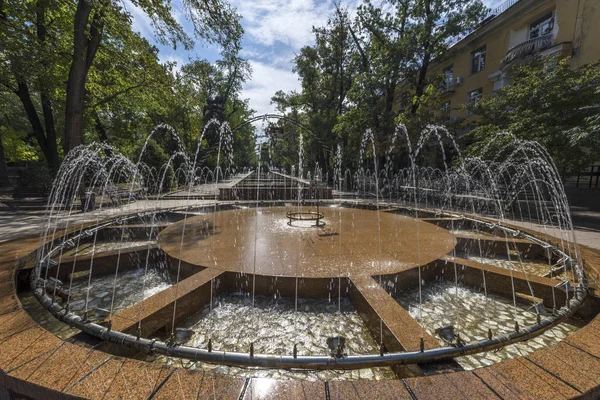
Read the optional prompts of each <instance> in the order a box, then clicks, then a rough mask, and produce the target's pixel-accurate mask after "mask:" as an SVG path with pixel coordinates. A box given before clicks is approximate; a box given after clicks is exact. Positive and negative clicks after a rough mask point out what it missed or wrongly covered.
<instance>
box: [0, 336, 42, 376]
mask: <svg viewBox="0 0 600 400" xmlns="http://www.w3.org/2000/svg"><path fill="white" fill-rule="evenodd" d="M46 334H47V332H46V331H44V330H43V329H41V328H37V327H34V328H29V329H25V330H23V331H21V332H18V333H15V334H14V335H11V336H9V337H8V338H6V339H5V340H4V341H3V342H2V343H1V344H0V346H2V351H1V352H0V369H2V370H6V369H7V368H8V366H9V365H10V364H11V363H12V361H13V360H14V359H15V358H17V357H18V356H19V355H20V354H21V353H22V352H23V351H24V350H25V349H27V348H29V347H30V346H31V345H32V344H33V343H35V342H36V341H37V340H38V339H40V338H41V337H43V336H44V335H46Z"/></svg>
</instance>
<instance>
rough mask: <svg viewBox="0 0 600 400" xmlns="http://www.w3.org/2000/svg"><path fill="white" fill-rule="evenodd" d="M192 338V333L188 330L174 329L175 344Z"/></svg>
mask: <svg viewBox="0 0 600 400" xmlns="http://www.w3.org/2000/svg"><path fill="white" fill-rule="evenodd" d="M192 336H194V331H193V330H192V329H189V328H177V329H175V343H185V342H187V341H188V340H190V339H191V338H192Z"/></svg>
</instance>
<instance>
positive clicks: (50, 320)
mask: <svg viewBox="0 0 600 400" xmlns="http://www.w3.org/2000/svg"><path fill="white" fill-rule="evenodd" d="M114 279H115V276H114V275H113V274H109V275H104V276H99V277H95V278H93V279H92V285H91V286H90V300H89V305H88V309H90V310H92V309H93V308H94V307H100V308H105V309H110V303H111V298H112V290H113V289H112V288H113V283H114ZM64 284H65V289H67V286H66V285H68V282H64ZM87 284H88V278H87V277H82V278H77V279H74V280H73V287H72V289H71V302H70V306H69V308H70V309H71V311H74V312H76V313H78V314H83V311H84V308H85V297H86V293H87V287H88V286H87ZM143 285H145V290H144V299H146V298H148V297H150V296H152V295H154V294H156V293H158V292H160V291H162V290H165V289H166V288H168V287H169V286H171V278H170V277H169V276H168V274H167V273H166V271H165V270H164V269H162V268H161V267H159V266H148V272H147V274H146V276H144V269H143V268H138V269H135V270H129V271H123V272H119V274H118V275H117V291H116V294H115V312H118V311H121V310H123V309H125V308H128V307H131V306H132V305H134V304H135V303H137V302H138V301H140V299H141V297H142V296H141V294H142V286H143ZM19 299H20V301H21V304H23V308H24V309H25V311H27V312H28V313H29V314H30V315H31V317H32V318H33V319H34V320H35V321H36V322H37V323H38V324H40V325H41V326H42V327H43V328H44V329H46V330H47V331H49V332H51V333H53V334H55V335H56V336H58V337H60V338H61V339H67V338H69V337H71V336H73V335H75V334H77V333H78V332H79V330H78V329H74V328H70V327H69V326H68V325H66V324H64V323H62V322H60V321H59V320H57V319H56V318H54V316H52V314H50V312H48V311H47V310H46V309H45V308H44V307H42V305H41V304H40V303H39V302H38V301H37V299H36V298H35V296H34V295H33V292H31V291H30V290H28V291H24V292H22V293H19Z"/></svg>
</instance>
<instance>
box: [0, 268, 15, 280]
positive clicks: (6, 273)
mask: <svg viewBox="0 0 600 400" xmlns="http://www.w3.org/2000/svg"><path fill="white" fill-rule="evenodd" d="M12 278H13V270H12V268H7V269H5V270H0V282H12V280H13V279H12Z"/></svg>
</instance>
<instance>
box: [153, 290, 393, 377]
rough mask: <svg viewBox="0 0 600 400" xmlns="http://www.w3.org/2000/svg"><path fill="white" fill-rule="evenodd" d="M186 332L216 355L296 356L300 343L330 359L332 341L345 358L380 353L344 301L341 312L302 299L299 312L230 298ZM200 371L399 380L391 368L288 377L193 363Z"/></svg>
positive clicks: (259, 299) (283, 301)
mask: <svg viewBox="0 0 600 400" xmlns="http://www.w3.org/2000/svg"><path fill="white" fill-rule="evenodd" d="M184 325H185V326H188V327H191V328H192V329H194V331H196V334H195V335H194V336H193V337H192V338H191V339H190V341H189V342H187V343H186V344H187V345H189V346H193V347H200V348H206V347H207V343H208V339H209V337H210V338H212V344H213V349H214V350H221V351H239V352H247V351H248V349H249V348H250V343H252V342H253V343H254V352H255V353H263V354H275V355H278V354H281V355H291V354H292V351H293V346H294V343H296V345H297V348H298V354H299V355H325V354H329V352H330V350H329V348H328V347H327V343H326V340H327V338H328V337H331V336H337V335H342V336H345V337H346V353H347V354H348V355H355V354H373V353H377V352H378V351H379V350H378V347H377V344H376V343H375V341H374V340H373V338H372V337H371V335H370V334H369V331H368V330H367V327H366V326H365V325H364V323H363V321H362V319H361V318H360V316H359V315H358V313H357V312H356V311H355V310H354V308H353V307H352V304H351V303H350V301H349V300H348V299H342V303H341V312H338V305H337V302H329V301H327V300H308V299H298V312H295V311H294V299H288V298H278V299H277V300H273V298H271V297H265V296H256V298H255V307H252V299H251V298H250V297H247V296H245V295H242V294H227V295H224V296H222V297H220V298H219V299H218V305H217V306H216V307H215V308H213V310H212V311H210V312H207V310H206V309H205V310H204V311H203V312H202V313H201V314H198V315H196V316H195V317H192V318H190V319H189V320H188V321H187V323H185V324H184ZM158 361H159V362H161V363H167V364H176V365H177V363H178V361H176V360H173V359H168V358H165V357H159V358H158ZM192 365H194V366H195V367H197V368H202V369H205V370H206V369H212V370H217V371H218V372H221V373H227V374H232V375H237V376H252V377H262V378H267V377H268V378H277V379H286V378H287V379H311V380H314V379H326V380H336V379H394V377H395V375H394V373H393V372H392V371H391V369H389V368H372V369H363V370H357V371H287V370H260V369H244V368H235V367H226V366H212V365H209V364H202V363H192Z"/></svg>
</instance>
